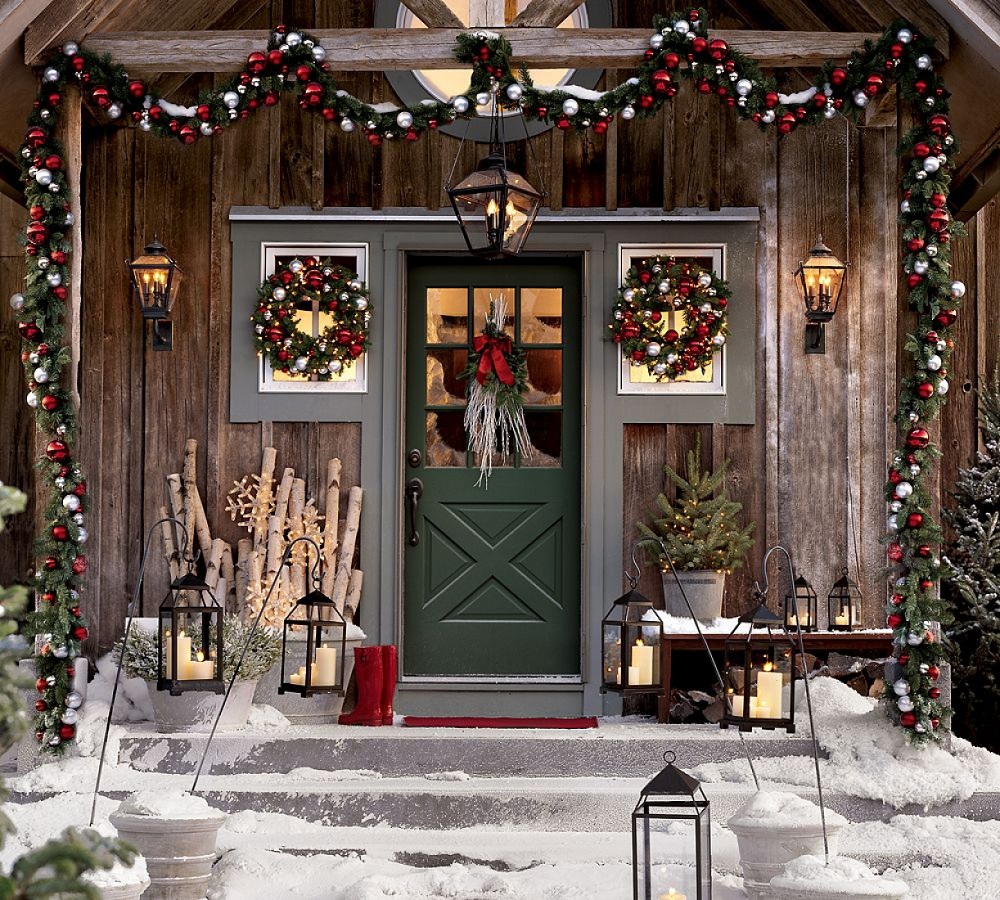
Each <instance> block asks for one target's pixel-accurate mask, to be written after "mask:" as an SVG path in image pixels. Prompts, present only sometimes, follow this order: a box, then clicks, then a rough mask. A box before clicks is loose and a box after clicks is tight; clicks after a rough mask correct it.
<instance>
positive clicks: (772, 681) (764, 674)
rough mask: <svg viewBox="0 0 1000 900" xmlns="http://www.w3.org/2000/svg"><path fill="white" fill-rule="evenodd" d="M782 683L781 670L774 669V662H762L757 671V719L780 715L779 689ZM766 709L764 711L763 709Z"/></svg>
mask: <svg viewBox="0 0 1000 900" xmlns="http://www.w3.org/2000/svg"><path fill="white" fill-rule="evenodd" d="M783 684H784V678H782V675H781V672H776V671H775V670H774V663H772V662H770V661H768V662H766V663H764V668H763V670H762V671H760V672H758V673H757V702H758V708H757V712H756V714H755V715H756V716H757V718H759V719H770V718H772V717H779V716H780V715H781V710H782V705H781V689H782V685H783ZM764 710H766V713H765V711H764Z"/></svg>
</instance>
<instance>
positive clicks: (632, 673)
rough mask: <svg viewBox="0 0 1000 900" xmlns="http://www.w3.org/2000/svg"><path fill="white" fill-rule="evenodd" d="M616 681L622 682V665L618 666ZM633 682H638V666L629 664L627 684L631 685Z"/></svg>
mask: <svg viewBox="0 0 1000 900" xmlns="http://www.w3.org/2000/svg"><path fill="white" fill-rule="evenodd" d="M618 683H619V684H621V683H622V667H621V666H619V667H618ZM633 684H639V667H638V666H629V667H628V686H629V687H631V686H632V685H633Z"/></svg>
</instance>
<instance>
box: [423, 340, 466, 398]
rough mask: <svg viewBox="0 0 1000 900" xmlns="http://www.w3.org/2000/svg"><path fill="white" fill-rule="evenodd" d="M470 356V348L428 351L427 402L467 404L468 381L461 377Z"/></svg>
mask: <svg viewBox="0 0 1000 900" xmlns="http://www.w3.org/2000/svg"><path fill="white" fill-rule="evenodd" d="M468 358H469V351H468V350H429V351H428V352H427V404H428V405H429V406H465V392H466V382H465V381H464V380H463V379H461V378H459V375H461V374H462V372H463V371H464V370H465V365H466V363H467V361H468Z"/></svg>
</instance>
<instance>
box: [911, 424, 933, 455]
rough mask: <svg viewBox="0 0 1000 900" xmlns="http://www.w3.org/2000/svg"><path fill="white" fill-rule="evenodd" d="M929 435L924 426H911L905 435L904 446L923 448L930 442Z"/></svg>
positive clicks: (915, 448)
mask: <svg viewBox="0 0 1000 900" xmlns="http://www.w3.org/2000/svg"><path fill="white" fill-rule="evenodd" d="M930 439H931V436H930V435H929V434H928V433H927V429H926V428H911V429H910V433H909V434H908V435H907V436H906V446H907V447H912V448H913V449H914V450H923V449H924V447H926V446H927V445H928V443H930Z"/></svg>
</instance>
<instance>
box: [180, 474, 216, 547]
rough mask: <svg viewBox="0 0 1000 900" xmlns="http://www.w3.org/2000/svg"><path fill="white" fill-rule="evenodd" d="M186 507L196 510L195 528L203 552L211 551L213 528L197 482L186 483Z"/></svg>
mask: <svg viewBox="0 0 1000 900" xmlns="http://www.w3.org/2000/svg"><path fill="white" fill-rule="evenodd" d="M184 498H185V507H186V508H190V509H192V510H193V511H194V530H195V535H196V536H197V538H198V546H199V547H201V552H202V553H210V552H211V549H212V530H211V529H210V528H209V527H208V519H207V518H206V516H205V507H204V506H203V505H202V502H201V494H200V493H199V491H198V485H197V484H191V485H185V489H184Z"/></svg>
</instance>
